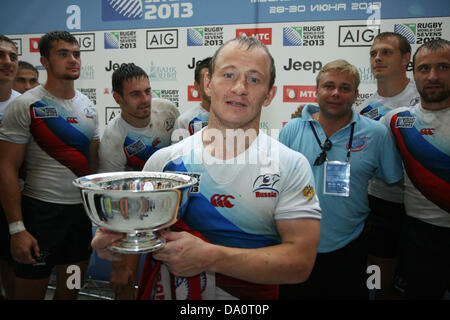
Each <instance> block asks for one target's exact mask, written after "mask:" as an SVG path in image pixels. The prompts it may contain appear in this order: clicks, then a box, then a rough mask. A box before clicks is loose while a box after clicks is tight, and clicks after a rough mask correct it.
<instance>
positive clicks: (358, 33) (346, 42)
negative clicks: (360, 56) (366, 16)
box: [338, 25, 380, 47]
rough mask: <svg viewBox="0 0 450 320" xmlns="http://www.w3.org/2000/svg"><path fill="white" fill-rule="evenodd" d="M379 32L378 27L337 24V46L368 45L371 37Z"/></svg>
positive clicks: (370, 43)
mask: <svg viewBox="0 0 450 320" xmlns="http://www.w3.org/2000/svg"><path fill="white" fill-rule="evenodd" d="M379 33H380V29H379V28H373V27H372V28H369V27H367V26H366V25H357V26H339V40H338V46H339V47H370V46H371V45H372V41H373V39H374V38H375V37H376V36H377V34H379Z"/></svg>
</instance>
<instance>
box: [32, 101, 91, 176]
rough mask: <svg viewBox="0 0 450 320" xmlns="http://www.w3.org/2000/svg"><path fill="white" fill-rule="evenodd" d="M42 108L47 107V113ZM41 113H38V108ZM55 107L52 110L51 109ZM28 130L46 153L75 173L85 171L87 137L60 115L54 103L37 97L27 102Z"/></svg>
mask: <svg viewBox="0 0 450 320" xmlns="http://www.w3.org/2000/svg"><path fill="white" fill-rule="evenodd" d="M45 108H49V109H50V110H51V115H49V114H48V111H44V109H45ZM41 111H42V112H43V113H42V114H43V115H44V116H43V115H42V114H39V113H40V112H41ZM52 111H56V112H52ZM30 116H31V125H30V131H31V134H32V135H33V138H34V140H35V141H36V143H37V144H38V145H39V146H40V147H41V149H42V150H43V151H45V152H46V153H47V154H48V155H49V156H50V157H52V158H54V159H55V160H56V161H58V162H59V163H61V164H62V165H64V166H66V167H67V168H68V169H70V170H71V171H72V172H73V173H74V174H75V175H76V176H78V177H81V176H84V175H87V174H89V168H88V159H89V144H90V140H91V139H90V138H89V137H87V136H86V134H85V133H83V132H82V131H80V130H79V129H77V128H76V127H75V126H74V124H75V123H74V122H76V121H74V122H72V123H69V122H68V121H67V119H65V118H64V117H61V115H60V114H59V112H58V107H56V106H49V105H47V104H46V103H45V102H43V101H37V102H35V103H33V104H32V105H31V106H30Z"/></svg>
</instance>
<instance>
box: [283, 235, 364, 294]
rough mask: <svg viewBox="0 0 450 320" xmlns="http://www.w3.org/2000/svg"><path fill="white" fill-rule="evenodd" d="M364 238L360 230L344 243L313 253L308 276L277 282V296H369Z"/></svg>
mask: <svg viewBox="0 0 450 320" xmlns="http://www.w3.org/2000/svg"><path fill="white" fill-rule="evenodd" d="M366 270H367V238H366V234H364V233H363V232H361V234H360V235H359V236H358V238H356V239H354V240H353V241H351V242H350V243H349V244H347V245H346V246H345V247H343V248H340V249H337V250H335V251H331V252H326V253H317V256H316V261H315V263H314V267H313V270H312V272H311V275H310V276H309V278H308V279H307V280H306V281H305V282H302V283H297V284H282V285H280V294H279V297H278V298H279V299H280V300H369V290H368V288H367V283H366V281H367V277H368V275H367V273H366Z"/></svg>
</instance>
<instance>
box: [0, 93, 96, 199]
mask: <svg viewBox="0 0 450 320" xmlns="http://www.w3.org/2000/svg"><path fill="white" fill-rule="evenodd" d="M98 138H99V131H98V118H97V112H96V110H95V107H94V106H93V104H92V102H91V101H90V100H89V99H88V98H87V97H86V96H85V95H83V94H82V93H81V92H79V91H76V93H75V97H74V98H72V99H67V100H65V99H60V98H57V97H55V96H53V95H52V94H51V93H50V92H48V91H47V90H45V89H44V88H43V87H42V86H38V87H36V88H33V89H31V90H29V91H27V92H25V93H24V94H22V95H21V96H20V97H17V98H16V99H14V100H13V101H12V102H11V103H10V104H9V106H8V108H7V109H6V111H5V113H4V115H3V122H2V126H1V127H0V139H1V140H5V141H9V142H12V143H16V144H27V151H26V153H25V158H24V164H25V168H26V179H25V186H24V190H23V194H24V195H26V196H29V197H32V198H36V199H39V200H42V201H46V202H52V203H62V204H76V203H81V196H80V192H79V190H78V189H77V188H76V187H75V186H73V184H72V180H73V179H75V178H77V177H80V176H84V175H87V174H89V170H88V160H89V145H90V143H91V141H92V140H93V139H98Z"/></svg>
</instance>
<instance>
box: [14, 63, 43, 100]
mask: <svg viewBox="0 0 450 320" xmlns="http://www.w3.org/2000/svg"><path fill="white" fill-rule="evenodd" d="M38 85H39V72H38V70H37V69H36V68H35V67H33V65H32V64H31V63H28V62H26V61H19V69H18V70H17V75H16V78H15V79H14V82H13V89H14V90H16V91H18V92H20V93H24V92H25V91H28V90H30V89H33V88H35V87H37V86H38Z"/></svg>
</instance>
